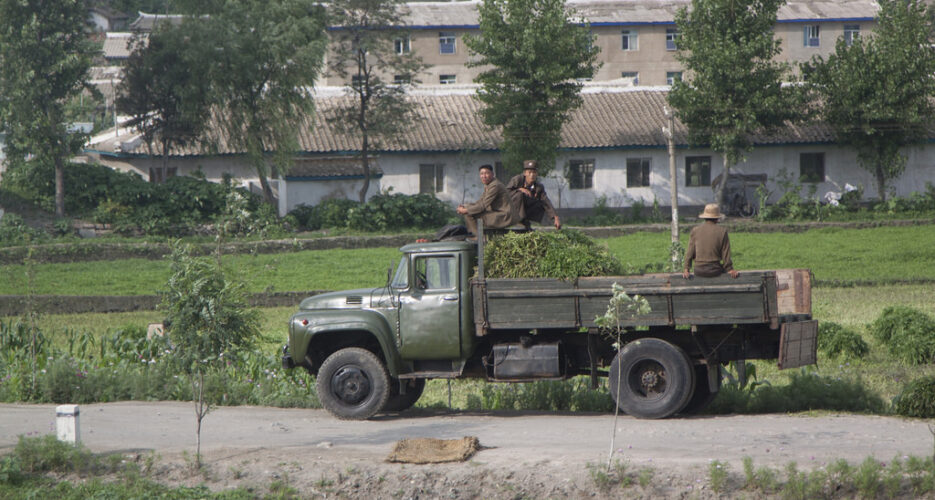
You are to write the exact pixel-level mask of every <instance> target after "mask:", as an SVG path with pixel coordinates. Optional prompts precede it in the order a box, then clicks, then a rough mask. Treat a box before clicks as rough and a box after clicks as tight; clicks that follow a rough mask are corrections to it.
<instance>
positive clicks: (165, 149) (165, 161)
mask: <svg viewBox="0 0 935 500" xmlns="http://www.w3.org/2000/svg"><path fill="white" fill-rule="evenodd" d="M161 168H162V175H160V176H159V177H160V179H161V180H160V184H161V183H163V182H166V180H168V178H169V141H166V140H163V141H162V167H161Z"/></svg>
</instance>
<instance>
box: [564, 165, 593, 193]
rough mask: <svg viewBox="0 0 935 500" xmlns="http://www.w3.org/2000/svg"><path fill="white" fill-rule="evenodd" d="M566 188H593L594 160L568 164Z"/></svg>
mask: <svg viewBox="0 0 935 500" xmlns="http://www.w3.org/2000/svg"><path fill="white" fill-rule="evenodd" d="M568 187H569V188H571V189H591V188H592V187H594V160H571V161H569V162H568Z"/></svg>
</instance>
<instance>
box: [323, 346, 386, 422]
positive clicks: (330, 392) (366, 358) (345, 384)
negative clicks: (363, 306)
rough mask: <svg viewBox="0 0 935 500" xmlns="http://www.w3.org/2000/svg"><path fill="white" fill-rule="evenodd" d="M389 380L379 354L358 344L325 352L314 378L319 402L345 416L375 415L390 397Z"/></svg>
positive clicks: (334, 413)
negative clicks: (329, 352) (325, 354)
mask: <svg viewBox="0 0 935 500" xmlns="http://www.w3.org/2000/svg"><path fill="white" fill-rule="evenodd" d="M389 384H390V376H389V374H387V372H386V367H385V366H383V362H382V361H380V358H378V357H376V355H374V354H373V353H372V352H370V351H368V350H366V349H361V348H358V347H349V348H346V349H341V350H340V351H337V352H335V353H334V354H332V355H331V356H328V359H326V360H325V362H324V363H322V364H321V368H320V369H319V370H318V378H317V380H316V381H315V387H316V388H317V389H318V399H319V401H321V405H322V406H323V407H324V408H325V409H326V410H328V412H329V413H331V414H332V415H334V416H336V417H338V418H340V419H344V420H364V419H368V418H370V417H372V416H374V415H375V414H376V413H377V412H378V411H380V409H382V408H383V406H384V405H385V404H386V401H387V399H389V395H390V388H389Z"/></svg>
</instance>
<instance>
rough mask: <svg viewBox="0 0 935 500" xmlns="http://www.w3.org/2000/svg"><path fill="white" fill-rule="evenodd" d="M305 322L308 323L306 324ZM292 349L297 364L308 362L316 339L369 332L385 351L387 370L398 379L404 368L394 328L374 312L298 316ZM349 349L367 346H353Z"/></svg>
mask: <svg viewBox="0 0 935 500" xmlns="http://www.w3.org/2000/svg"><path fill="white" fill-rule="evenodd" d="M303 320H305V321H307V324H303ZM291 323H292V324H291V333H292V334H291V338H290V350H291V351H292V353H293V356H295V358H296V361H297V362H299V361H300V360H304V359H305V357H306V355H307V354H308V353H307V351H308V350H309V346H314V344H315V341H316V339H321V338H322V337H324V336H326V335H330V334H335V333H340V332H366V333H368V334H370V335H371V336H373V338H374V339H375V340H376V341H377V343H378V344H379V346H380V350H381V351H382V352H381V353H379V354H382V355H383V359H384V360H385V362H386V369H387V371H389V373H390V375H392V376H394V377H395V376H397V375H398V374H399V372H400V369H401V367H402V365H403V363H402V360H401V359H400V357H399V351H398V350H397V348H396V342H395V340H394V335H393V329H392V328H391V327H390V325H389V324H388V323H387V322H386V320H385V319H384V318H383V316H381V315H379V314H377V313H375V312H372V311H361V310H334V311H315V313H314V314H304V313H298V314H296V315H294V316H293V317H292V322H291ZM347 347H363V346H353V345H349V346H347Z"/></svg>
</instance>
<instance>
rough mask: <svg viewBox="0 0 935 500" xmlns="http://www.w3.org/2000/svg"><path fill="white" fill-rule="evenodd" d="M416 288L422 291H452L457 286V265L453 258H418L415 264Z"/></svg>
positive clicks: (447, 256)
mask: <svg viewBox="0 0 935 500" xmlns="http://www.w3.org/2000/svg"><path fill="white" fill-rule="evenodd" d="M415 271H416V273H415V278H416V283H415V285H416V287H417V288H422V289H424V290H452V289H454V288H456V287H457V286H458V263H457V262H455V258H454V256H451V255H446V256H444V257H419V258H417V259H416V263H415Z"/></svg>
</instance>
